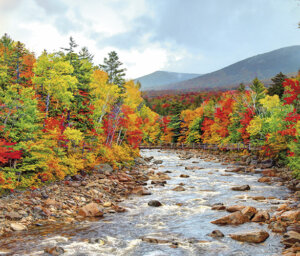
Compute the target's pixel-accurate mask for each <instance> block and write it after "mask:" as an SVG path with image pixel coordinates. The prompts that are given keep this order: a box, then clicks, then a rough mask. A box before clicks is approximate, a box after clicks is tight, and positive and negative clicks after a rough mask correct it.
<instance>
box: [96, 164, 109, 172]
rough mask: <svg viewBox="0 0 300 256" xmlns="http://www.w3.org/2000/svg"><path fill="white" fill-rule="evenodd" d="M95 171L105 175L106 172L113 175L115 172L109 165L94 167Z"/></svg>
mask: <svg viewBox="0 0 300 256" xmlns="http://www.w3.org/2000/svg"><path fill="white" fill-rule="evenodd" d="M94 171H96V172H98V173H102V174H104V173H106V172H107V173H112V172H113V171H114V170H113V168H112V167H111V166H110V165H109V164H98V165H96V166H94Z"/></svg>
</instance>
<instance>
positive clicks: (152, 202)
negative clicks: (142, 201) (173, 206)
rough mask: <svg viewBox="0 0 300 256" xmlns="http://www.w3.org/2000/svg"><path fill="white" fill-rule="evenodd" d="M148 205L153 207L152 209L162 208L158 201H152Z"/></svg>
mask: <svg viewBox="0 0 300 256" xmlns="http://www.w3.org/2000/svg"><path fill="white" fill-rule="evenodd" d="M148 205H149V206H152V207H159V206H162V204H161V202H159V201H157V200H151V201H149V202H148Z"/></svg>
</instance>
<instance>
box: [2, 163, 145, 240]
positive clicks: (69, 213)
mask: <svg viewBox="0 0 300 256" xmlns="http://www.w3.org/2000/svg"><path fill="white" fill-rule="evenodd" d="M139 160H140V161H142V163H146V162H145V160H143V159H141V158H140V159H139ZM147 180H148V177H147V168H146V167H145V165H144V167H139V168H138V169H137V166H135V167H132V168H124V169H122V170H119V171H114V170H113V169H112V167H111V166H110V165H108V164H102V165H99V166H96V167H95V169H94V171H93V172H92V173H90V174H87V173H85V172H81V173H79V174H77V175H75V176H73V177H67V178H66V179H65V180H63V181H60V182H55V183H53V184H49V185H46V186H44V187H41V188H38V189H35V190H26V191H15V192H14V193H11V194H9V195H6V196H2V197H1V198H0V210H1V211H0V235H9V233H11V232H15V231H23V230H27V229H28V228H30V226H32V225H35V226H42V225H46V224H49V223H64V224H66V223H74V222H78V221H82V220H84V219H85V218H93V217H97V218H98V217H102V216H104V215H106V214H112V213H116V212H123V211H125V209H124V208H122V207H119V206H118V204H119V203H120V202H122V201H123V200H124V198H126V197H127V196H128V195H129V194H132V193H133V194H147V193H149V192H147V191H146V190H144V189H143V188H142V186H141V185H143V184H145V181H147Z"/></svg>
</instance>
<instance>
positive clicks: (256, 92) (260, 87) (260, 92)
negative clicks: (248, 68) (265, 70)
mask: <svg viewBox="0 0 300 256" xmlns="http://www.w3.org/2000/svg"><path fill="white" fill-rule="evenodd" d="M250 89H251V91H252V100H253V104H254V108H255V109H256V110H259V107H260V106H261V104H260V102H259V101H260V100H261V99H263V98H264V97H265V96H266V94H265V92H266V88H265V86H264V84H263V83H262V82H261V81H260V80H259V79H258V78H257V77H256V78H255V79H254V80H253V81H252V84H251V85H250Z"/></svg>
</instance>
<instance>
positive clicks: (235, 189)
mask: <svg viewBox="0 0 300 256" xmlns="http://www.w3.org/2000/svg"><path fill="white" fill-rule="evenodd" d="M231 190H233V191H246V190H250V186H249V185H242V186H237V187H232V188H231Z"/></svg>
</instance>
